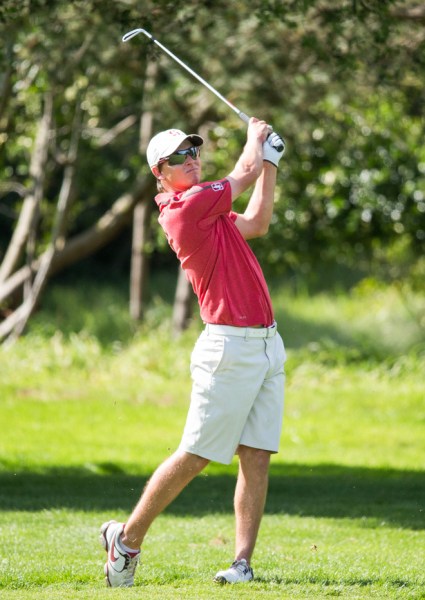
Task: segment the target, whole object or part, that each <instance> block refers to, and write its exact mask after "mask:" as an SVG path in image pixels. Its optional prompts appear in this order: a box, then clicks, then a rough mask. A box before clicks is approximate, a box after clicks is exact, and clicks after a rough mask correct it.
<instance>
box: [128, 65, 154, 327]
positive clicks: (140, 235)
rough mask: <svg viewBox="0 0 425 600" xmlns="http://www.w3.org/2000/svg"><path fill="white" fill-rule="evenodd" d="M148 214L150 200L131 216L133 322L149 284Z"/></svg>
mask: <svg viewBox="0 0 425 600" xmlns="http://www.w3.org/2000/svg"><path fill="white" fill-rule="evenodd" d="M157 71H158V67H157V63H156V62H154V61H150V62H148V65H147V67H146V73H145V84H144V87H143V110H142V116H141V119H140V140H139V152H140V154H143V155H144V154H145V153H146V148H147V147H148V143H149V140H150V138H151V137H152V128H153V112H152V108H151V104H152V103H151V98H152V94H153V89H154V87H155V80H156V74H157ZM151 214H152V200H148V201H145V202H139V203H138V204H137V206H136V207H135V209H134V215H133V242H132V252H131V268H130V315H131V318H132V319H134V320H135V321H140V320H141V319H143V313H144V303H145V298H146V288H147V286H148V281H149V257H148V255H147V254H146V250H145V247H146V243H147V241H148V239H149V222H150V216H151Z"/></svg>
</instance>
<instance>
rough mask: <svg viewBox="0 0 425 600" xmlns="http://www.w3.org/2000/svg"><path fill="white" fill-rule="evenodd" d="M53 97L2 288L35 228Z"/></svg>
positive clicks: (1, 269) (0, 270)
mask: <svg viewBox="0 0 425 600" xmlns="http://www.w3.org/2000/svg"><path fill="white" fill-rule="evenodd" d="M52 111H53V98H52V94H51V92H46V94H45V96H44V113H43V116H42V118H41V119H40V123H39V126H38V131H37V136H36V140H35V144H34V151H33V154H32V157H31V165H30V176H31V180H32V190H31V193H30V194H29V195H28V196H27V197H26V198H25V200H24V204H23V206H22V210H21V213H20V215H19V220H18V224H17V225H16V228H15V231H14V232H13V236H12V239H11V241H10V244H9V247H8V249H7V251H6V254H5V256H4V259H3V262H2V264H1V266H0V285H1V284H2V283H3V282H5V281H6V279H7V278H8V277H9V276H10V275H11V274H12V273H13V272H14V270H15V268H16V266H17V265H18V263H19V261H20V259H21V257H22V254H23V251H24V248H25V244H26V242H27V240H28V237H29V235H30V232H31V231H32V230H33V228H34V227H35V225H36V223H35V221H36V218H37V214H38V208H39V205H40V202H41V199H42V197H43V189H44V174H45V171H46V162H47V150H48V147H49V139H50V127H51V124H52Z"/></svg>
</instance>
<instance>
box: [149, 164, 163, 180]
mask: <svg viewBox="0 0 425 600" xmlns="http://www.w3.org/2000/svg"><path fill="white" fill-rule="evenodd" d="M152 173H153V174H154V175H155V177H156V178H157V179H164V175H162V173H161V171H160V170H159V169H158V167H152Z"/></svg>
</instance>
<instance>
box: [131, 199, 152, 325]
mask: <svg viewBox="0 0 425 600" xmlns="http://www.w3.org/2000/svg"><path fill="white" fill-rule="evenodd" d="M152 205H153V202H152V200H151V199H147V200H145V201H144V202H139V203H138V204H137V206H136V208H135V209H134V215H133V243H132V251H131V271H130V316H131V318H132V319H134V320H135V321H140V320H142V319H143V314H144V303H145V298H146V284H147V281H148V277H149V257H148V255H147V253H146V251H145V246H146V243H147V240H148V237H149V222H150V216H151V214H152Z"/></svg>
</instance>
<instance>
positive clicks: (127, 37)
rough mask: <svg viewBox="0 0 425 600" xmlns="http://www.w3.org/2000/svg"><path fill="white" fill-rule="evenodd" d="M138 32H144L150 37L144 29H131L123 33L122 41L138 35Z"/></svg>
mask: <svg viewBox="0 0 425 600" xmlns="http://www.w3.org/2000/svg"><path fill="white" fill-rule="evenodd" d="M139 33H144V34H145V35H146V36H147V37H148V38H150V39H152V36H151V34H150V33H149V32H148V31H146V29H140V28H138V29H132V30H131V31H128V32H127V33H126V34H125V35H123V36H122V41H123V42H128V41H129V40H131V38H134V37H135V36H136V35H139Z"/></svg>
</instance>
